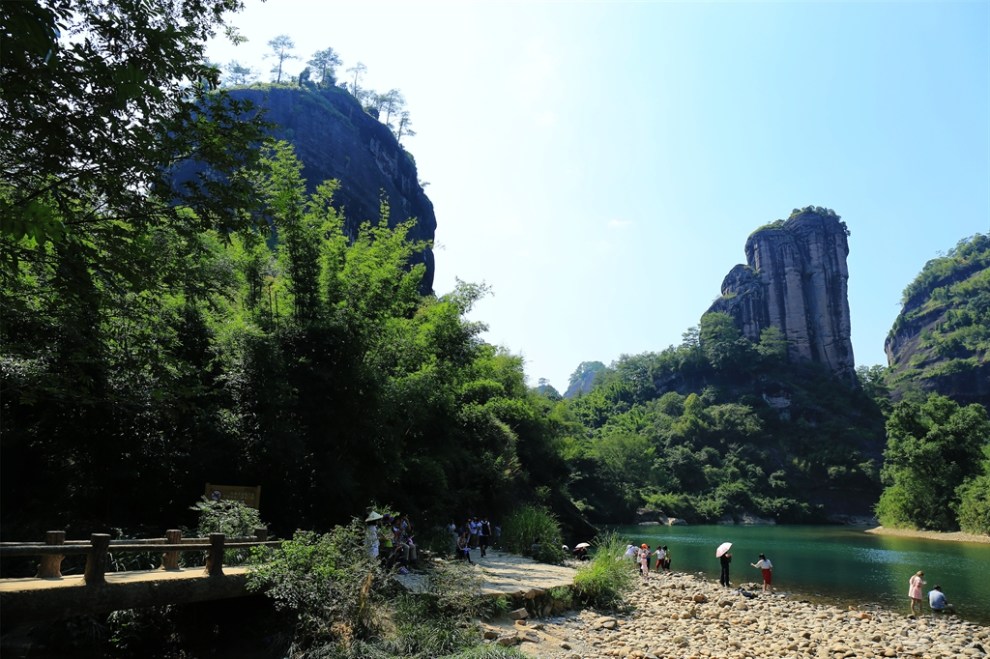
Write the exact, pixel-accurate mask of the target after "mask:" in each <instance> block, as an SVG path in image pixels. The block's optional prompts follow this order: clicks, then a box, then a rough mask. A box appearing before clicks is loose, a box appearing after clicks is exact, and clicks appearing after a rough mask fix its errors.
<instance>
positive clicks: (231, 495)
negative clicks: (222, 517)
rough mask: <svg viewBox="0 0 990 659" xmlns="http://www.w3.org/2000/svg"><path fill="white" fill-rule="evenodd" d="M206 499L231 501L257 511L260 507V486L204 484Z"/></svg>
mask: <svg viewBox="0 0 990 659" xmlns="http://www.w3.org/2000/svg"><path fill="white" fill-rule="evenodd" d="M206 498H207V499H233V500H234V501H240V502H241V503H243V504H244V505H245V506H247V507H249V508H255V509H257V508H258V507H259V506H260V505H261V486H260V485H217V484H216V483H207V484H206Z"/></svg>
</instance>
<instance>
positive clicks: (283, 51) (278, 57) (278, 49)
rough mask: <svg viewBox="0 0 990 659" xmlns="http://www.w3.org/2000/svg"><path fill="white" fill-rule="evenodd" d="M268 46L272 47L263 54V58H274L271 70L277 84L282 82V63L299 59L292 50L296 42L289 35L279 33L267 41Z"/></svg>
mask: <svg viewBox="0 0 990 659" xmlns="http://www.w3.org/2000/svg"><path fill="white" fill-rule="evenodd" d="M268 47H269V48H271V49H272V52H270V53H268V54H267V55H265V58H266V59H270V58H275V64H274V65H273V66H272V69H271V72H272V73H274V74H275V83H276V84H278V83H280V82H282V65H283V64H285V61H286V60H290V59H299V56H298V55H296V54H294V53H293V52H292V51H293V50H294V49H295V47H296V44H295V42H294V41H292V39H291V37H289V35H287V34H280V35H278V36H277V37H275V38H274V39H272V40H271V41H269V42H268Z"/></svg>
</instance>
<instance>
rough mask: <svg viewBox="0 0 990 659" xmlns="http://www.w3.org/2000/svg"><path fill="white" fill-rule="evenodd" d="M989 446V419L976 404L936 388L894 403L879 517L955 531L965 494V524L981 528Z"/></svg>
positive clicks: (902, 524) (886, 522)
mask: <svg viewBox="0 0 990 659" xmlns="http://www.w3.org/2000/svg"><path fill="white" fill-rule="evenodd" d="M988 447H990V419H988V417H987V411H986V409H984V408H983V407H982V406H980V405H976V404H972V405H968V406H966V407H960V406H959V405H958V404H956V403H955V402H953V401H952V400H950V399H948V398H946V397H945V396H940V395H937V394H933V395H931V396H929V398H928V399H927V400H926V401H924V402H923V403H920V404H919V403H916V402H912V401H902V402H900V403H898V404H897V405H896V406H895V407H894V409H893V412H892V413H891V415H890V417H889V418H888V420H887V450H886V451H885V452H884V465H883V470H882V472H881V474H882V477H883V481H884V484H886V485H887V486H888V487H887V488H886V489H885V490H884V491H883V495H882V496H881V497H880V501H879V503H878V504H877V517H878V518H879V519H880V522H881V523H882V524H884V525H885V526H893V527H909V528H921V529H932V530H936V531H954V530H957V529H958V528H959V522H958V519H959V517H960V505H961V503H962V502H963V501H964V500H965V508H964V510H965V511H966V512H965V520H966V527H967V528H968V529H971V530H976V531H977V532H983V533H985V532H986V531H985V530H984V531H980V530H979V529H980V528H981V527H982V528H984V529H986V528H987V525H986V521H985V519H983V518H985V516H986V498H985V495H986V477H987V475H988V474H990V472H988V471H987V469H986V466H987V465H986V460H985V456H986V452H987V450H988ZM981 458H984V460H983V462H982V463H981ZM981 470H982V473H981ZM981 519H982V520H983V521H982V523H981Z"/></svg>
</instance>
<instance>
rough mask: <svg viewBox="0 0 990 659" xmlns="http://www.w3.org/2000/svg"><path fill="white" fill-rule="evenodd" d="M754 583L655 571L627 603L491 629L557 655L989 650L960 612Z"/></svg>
mask: <svg viewBox="0 0 990 659" xmlns="http://www.w3.org/2000/svg"><path fill="white" fill-rule="evenodd" d="M747 587H748V588H751V586H750V585H749V584H747ZM749 592H750V593H751V594H752V595H754V597H746V596H745V595H743V594H741V593H739V592H737V591H736V590H734V589H726V588H722V587H720V586H719V585H718V584H717V583H715V582H713V581H711V580H709V579H706V578H704V577H702V576H700V575H687V574H679V573H673V574H667V575H658V574H651V575H650V579H649V580H648V581H645V582H644V581H640V582H639V584H638V586H637V588H636V590H635V591H634V592H632V593H630V595H629V597H628V598H627V603H628V605H629V607H628V612H625V613H622V614H603V613H601V612H594V611H590V610H584V611H579V612H578V611H576V612H571V613H569V614H566V615H561V616H554V617H550V618H546V619H540V620H535V619H530V620H519V621H516V622H512V621H505V622H503V623H502V624H500V625H493V626H490V627H489V629H488V630H487V634H486V637H487V638H490V639H491V641H492V642H498V643H501V644H503V645H515V646H516V647H518V649H520V650H521V651H523V652H525V653H526V654H527V655H529V656H532V657H545V658H548V659H592V658H598V657H602V658H609V659H611V658H631V659H673V658H675V657H676V658H678V659H692V658H693V659H716V658H718V659H748V658H756V657H767V658H769V657H773V658H784V657H793V658H804V657H816V658H819V657H827V658H829V659H851V658H853V657H920V658H923V659H950V658H955V657H963V658H966V657H975V658H980V657H987V653H988V651H990V627H987V626H983V625H977V624H974V623H970V622H966V621H963V620H960V619H959V618H957V617H956V616H942V615H938V616H936V615H933V614H931V613H925V614H924V615H922V616H921V617H920V618H917V619H915V618H913V617H908V616H907V615H905V613H903V612H894V611H887V610H880V609H863V610H860V609H857V608H855V607H849V608H848V609H845V610H844V609H842V608H839V607H838V606H835V605H830V604H824V603H816V602H810V601H807V600H805V599H802V597H801V596H798V595H784V594H762V593H760V592H759V591H758V590H749ZM906 606H907V604H905V607H906Z"/></svg>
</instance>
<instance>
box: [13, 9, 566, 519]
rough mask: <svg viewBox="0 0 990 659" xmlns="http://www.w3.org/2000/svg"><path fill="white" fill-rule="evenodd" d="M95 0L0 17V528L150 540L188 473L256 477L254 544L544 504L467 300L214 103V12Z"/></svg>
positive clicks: (517, 390) (247, 119) (559, 480)
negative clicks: (344, 526) (209, 53)
mask: <svg viewBox="0 0 990 659" xmlns="http://www.w3.org/2000/svg"><path fill="white" fill-rule="evenodd" d="M111 8H112V9H113V10H115V11H118V10H119V11H121V12H124V14H125V15H126V20H121V21H106V20H103V17H102V14H100V11H101V10H100V9H99V8H98V7H95V6H93V5H89V4H72V3H53V4H45V5H39V4H34V3H4V4H3V5H2V10H0V11H2V17H3V21H2V24H3V25H4V26H19V28H18V29H16V30H13V31H10V32H9V33H8V32H5V33H4V39H3V40H2V45H3V53H2V55H3V57H2V65H3V66H2V80H0V82H2V88H3V90H4V92H3V94H4V101H5V104H6V106H5V112H4V113H3V114H2V116H0V119H2V126H0V129H2V130H0V139H2V140H3V143H2V149H0V155H2V158H3V167H2V175H3V178H2V179H0V207H2V210H3V219H4V221H3V224H2V232H0V241H2V244H0V254H2V255H3V260H2V269H0V276H2V287H0V307H2V308H3V314H2V319H0V320H2V322H0V387H2V396H0V406H2V409H0V434H2V459H0V469H2V474H0V476H2V478H0V488H2V500H3V515H2V532H3V534H4V537H12V538H31V537H38V535H39V534H40V533H41V532H42V531H44V530H45V529H49V528H66V529H67V530H68V531H69V533H70V535H76V536H78V535H79V534H88V533H90V532H93V531H99V530H109V529H121V530H123V531H124V532H127V531H128V530H131V531H133V530H135V529H136V528H137V527H138V526H147V527H149V528H150V529H153V532H155V533H160V532H161V530H162V529H163V528H170V527H174V526H176V525H179V524H183V523H188V522H189V521H190V520H191V519H192V517H193V516H194V514H193V513H192V512H191V511H190V510H189V508H190V506H191V504H193V503H195V502H196V501H197V500H198V499H199V497H200V496H201V495H202V494H203V491H204V486H205V484H206V483H207V482H213V483H218V482H219V483H230V484H245V485H261V487H262V507H263V515H264V518H265V521H267V522H268V523H269V524H270V525H271V527H272V529H273V530H274V531H276V532H281V533H288V532H291V531H292V530H293V529H295V528H297V527H305V528H313V529H325V528H329V527H330V526H331V525H332V524H334V523H337V522H340V521H345V520H349V519H351V517H352V516H354V515H362V514H363V513H364V511H365V509H366V507H367V506H369V505H371V504H372V503H373V502H374V501H380V502H389V503H391V504H392V505H399V506H402V509H403V511H404V512H408V513H411V514H412V515H414V516H417V517H418V518H419V521H420V522H421V523H423V524H424V525H426V526H424V528H428V525H429V524H432V523H446V522H447V521H449V520H450V517H451V516H453V515H455V514H456V515H457V516H462V515H464V514H466V513H467V512H468V511H477V512H480V511H484V512H486V513H488V514H492V515H497V514H499V513H500V512H502V511H504V510H506V509H509V508H511V507H513V506H514V505H516V503H518V502H520V501H531V500H532V501H538V502H547V501H550V500H552V499H554V498H556V499H557V500H558V501H564V502H566V499H567V497H566V488H565V482H564V481H565V476H566V473H567V471H566V466H565V465H564V463H563V460H562V459H561V458H560V457H559V451H558V450H557V448H556V446H555V440H554V437H555V430H554V427H553V423H552V421H551V420H550V419H549V417H548V415H547V414H545V413H544V412H545V410H546V409H547V407H548V405H549V403H548V402H547V400H546V399H544V398H542V397H539V396H537V395H535V394H534V393H532V392H530V391H529V390H528V389H527V388H526V386H525V380H524V375H523V370H522V360H521V358H519V357H516V356H513V355H510V354H506V353H505V352H503V351H501V350H499V349H496V348H495V347H493V346H490V345H487V344H486V343H485V342H484V341H482V340H481V339H480V338H479V336H480V333H481V331H482V330H483V325H481V324H479V323H475V322H469V321H467V320H466V319H465V314H466V313H467V312H468V310H469V309H470V307H471V305H472V304H473V303H474V302H475V301H476V300H477V299H478V297H479V296H481V295H483V294H484V290H483V289H482V288H481V287H477V286H473V285H470V284H465V285H463V286H461V287H459V288H458V289H457V290H456V291H453V292H451V293H449V294H448V295H446V296H443V297H440V298H436V297H434V296H430V295H427V296H424V295H422V294H421V285H422V281H423V275H424V266H423V265H422V264H419V265H417V264H416V260H415V259H414V258H413V255H414V254H415V253H417V252H422V251H423V250H424V249H426V248H427V247H428V245H427V244H424V243H423V242H421V241H418V240H415V237H414V236H413V237H412V239H410V235H409V233H410V230H411V226H412V225H411V224H410V223H408V222H406V223H400V224H399V225H398V226H395V227H394V228H393V227H390V226H389V225H390V221H389V220H390V217H389V209H388V206H387V204H386V205H383V207H382V210H381V213H380V215H379V216H378V217H376V218H374V219H373V221H371V222H365V223H361V224H360V225H359V226H358V227H357V228H356V229H355V228H354V225H348V224H347V220H346V218H345V217H344V216H342V215H341V213H339V212H338V211H337V210H336V207H335V204H334V203H333V199H334V195H335V193H336V192H337V190H338V188H337V183H335V182H332V181H331V182H321V181H316V182H309V183H311V184H312V185H311V186H309V188H308V189H310V190H313V189H314V188H315V192H313V193H312V194H309V193H307V182H306V181H304V180H303V178H302V177H301V174H300V172H301V167H302V165H301V163H300V162H299V160H298V159H297V158H296V156H295V154H294V152H293V150H292V149H291V147H289V146H288V145H287V144H286V143H276V142H273V141H271V140H266V139H264V135H265V134H266V133H267V130H268V127H266V126H264V125H263V124H261V123H260V122H259V121H257V118H256V112H255V111H254V108H252V107H250V106H249V104H247V103H245V102H243V100H238V99H235V98H232V97H231V96H230V95H229V94H227V93H226V92H225V91H223V90H222V89H221V90H220V91H216V87H217V82H218V77H219V71H218V70H217V69H216V68H214V67H212V66H211V65H209V64H208V63H207V62H206V61H205V57H204V44H205V42H206V40H207V39H208V38H210V37H211V36H214V35H215V34H217V33H218V31H220V30H222V29H223V22H222V16H223V14H224V12H225V11H228V10H231V9H235V8H236V3H230V2H225V1H224V0H211V1H207V2H203V3H193V4H190V5H189V6H188V7H187V8H185V9H183V10H182V13H181V14H180V13H178V10H177V9H176V8H174V7H172V6H169V5H159V4H156V3H151V4H146V5H140V6H130V5H128V6H127V7H126V8H125V7H122V6H118V5H115V4H112V3H111ZM70 28H71V29H73V30H76V29H78V30H82V31H85V32H86V33H87V34H88V39H87V40H85V41H74V42H67V41H62V40H60V38H59V37H60V35H61V34H62V33H65V32H67V31H68V30H70ZM5 29H6V28H5ZM163 35H167V37H166V36H163ZM159 42H161V47H160V48H157V49H151V50H148V49H147V48H146V47H145V46H146V44H148V43H159ZM131 52H141V53H144V55H145V56H144V58H143V59H139V60H133V59H131V58H130V57H129V56H128V53H131ZM189 80H194V81H200V84H196V85H193V86H189V85H188V81H189ZM66 104H68V105H71V106H73V107H75V108H76V109H77V110H78V112H76V113H73V114H71V115H69V116H66V114H65V112H64V108H65V107H66ZM259 145H263V146H261V147H260V148H259ZM344 155H345V157H346V154H344ZM186 158H195V159H196V160H198V161H200V162H201V163H203V164H204V165H205V167H204V168H203V169H202V170H200V172H199V173H198V174H197V175H196V176H194V177H193V178H192V179H190V180H187V181H186V182H185V183H184V184H183V185H182V186H180V187H179V188H176V189H174V191H173V192H170V193H169V195H167V196H168V197H169V198H167V199H166V198H162V197H163V196H166V195H156V194H154V192H156V191H159V192H160V191H163V190H166V191H167V190H172V187H171V183H172V182H171V181H170V180H168V178H167V176H166V174H167V173H168V172H170V171H172V165H174V164H175V163H177V162H180V161H182V160H183V159H186ZM392 224H394V223H392ZM564 507H566V506H564Z"/></svg>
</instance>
